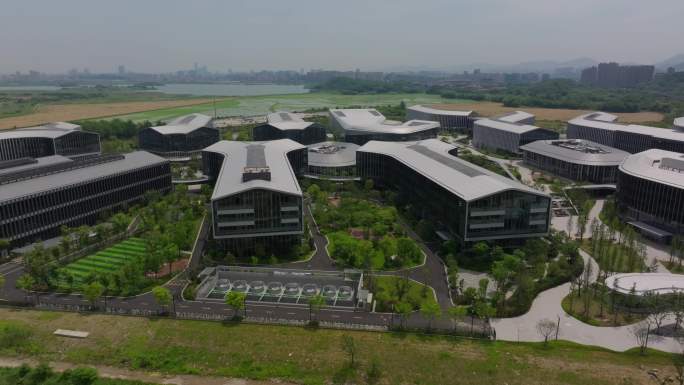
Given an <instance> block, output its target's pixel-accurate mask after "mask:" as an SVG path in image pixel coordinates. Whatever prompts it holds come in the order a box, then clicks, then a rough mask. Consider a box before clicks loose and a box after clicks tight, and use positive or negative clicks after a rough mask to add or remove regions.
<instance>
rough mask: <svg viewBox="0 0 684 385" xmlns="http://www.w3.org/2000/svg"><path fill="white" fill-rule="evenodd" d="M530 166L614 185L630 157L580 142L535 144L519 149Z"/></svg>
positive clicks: (570, 177) (579, 178)
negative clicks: (619, 168)
mask: <svg viewBox="0 0 684 385" xmlns="http://www.w3.org/2000/svg"><path fill="white" fill-rule="evenodd" d="M520 151H522V153H523V160H524V161H525V163H527V164H529V165H530V166H533V167H536V168H538V169H540V170H544V171H548V172H550V173H552V174H554V175H558V176H560V177H563V178H568V179H572V180H576V181H582V182H590V183H595V184H604V183H615V182H616V181H617V170H618V166H620V163H622V161H623V160H625V158H626V157H627V156H629V153H627V152H625V151H622V150H618V149H617V148H612V147H608V146H604V145H602V144H598V143H594V142H590V141H588V140H581V139H567V140H538V141H536V142H532V143H528V144H525V145H523V146H520Z"/></svg>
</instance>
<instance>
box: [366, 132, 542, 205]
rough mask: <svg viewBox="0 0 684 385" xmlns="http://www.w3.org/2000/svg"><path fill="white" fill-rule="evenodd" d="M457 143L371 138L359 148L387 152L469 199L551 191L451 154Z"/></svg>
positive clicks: (452, 191)
mask: <svg viewBox="0 0 684 385" xmlns="http://www.w3.org/2000/svg"><path fill="white" fill-rule="evenodd" d="M454 148H455V147H454V146H452V145H451V144H448V143H444V142H442V141H440V140H437V139H426V140H421V141H417V142H380V141H370V142H368V143H366V144H365V145H363V146H361V147H360V148H359V149H358V151H361V152H370V153H376V154H383V155H387V156H390V157H393V158H394V159H396V160H398V161H399V162H401V163H403V164H405V165H406V166H408V167H410V168H412V169H413V170H415V171H416V172H418V173H419V174H421V175H423V176H425V177H426V178H428V179H430V180H432V181H433V182H435V183H437V184H439V185H440V186H442V187H443V188H445V189H446V190H448V191H450V192H451V193H453V194H454V195H456V196H459V197H461V198H462V199H464V200H465V201H472V200H476V199H480V198H484V197H486V196H489V195H492V194H496V193H500V192H503V191H507V190H518V191H522V192H526V193H530V194H535V195H540V196H544V197H548V195H546V194H544V193H542V192H540V191H537V190H535V189H533V188H531V187H528V186H525V185H524V184H522V183H519V182H517V181H514V180H512V179H509V178H506V177H503V176H501V175H498V174H496V173H493V172H491V171H489V170H487V169H485V168H482V167H479V166H476V165H474V164H472V163H470V162H467V161H465V160H463V159H460V158H458V157H456V156H453V155H451V154H449V151H451V150H453V149H454Z"/></svg>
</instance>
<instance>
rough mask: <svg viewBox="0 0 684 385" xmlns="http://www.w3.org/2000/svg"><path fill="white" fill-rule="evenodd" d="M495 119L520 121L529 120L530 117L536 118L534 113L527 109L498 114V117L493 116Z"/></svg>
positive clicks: (512, 121) (511, 121)
mask: <svg viewBox="0 0 684 385" xmlns="http://www.w3.org/2000/svg"><path fill="white" fill-rule="evenodd" d="M492 119H494V120H498V121H501V122H506V123H518V124H520V122H522V121H524V120H528V119H534V115H533V114H530V113H529V112H525V111H513V112H509V113H507V114H504V115H501V116H498V117H496V118H492Z"/></svg>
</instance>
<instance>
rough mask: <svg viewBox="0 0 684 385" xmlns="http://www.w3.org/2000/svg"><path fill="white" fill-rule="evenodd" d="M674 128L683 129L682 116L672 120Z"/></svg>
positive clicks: (683, 118)
mask: <svg viewBox="0 0 684 385" xmlns="http://www.w3.org/2000/svg"><path fill="white" fill-rule="evenodd" d="M674 128H675V129H676V130H684V117H681V118H677V119H675V120H674Z"/></svg>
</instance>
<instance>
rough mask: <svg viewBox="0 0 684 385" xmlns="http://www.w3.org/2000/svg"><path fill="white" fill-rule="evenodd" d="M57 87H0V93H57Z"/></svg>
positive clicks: (59, 88) (58, 88)
mask: <svg viewBox="0 0 684 385" xmlns="http://www.w3.org/2000/svg"><path fill="white" fill-rule="evenodd" d="M61 89H62V87H59V86H0V92H2V91H59V90H61Z"/></svg>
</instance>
